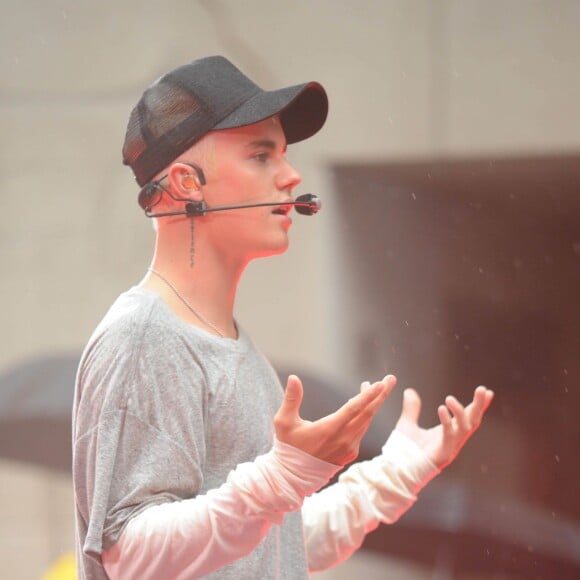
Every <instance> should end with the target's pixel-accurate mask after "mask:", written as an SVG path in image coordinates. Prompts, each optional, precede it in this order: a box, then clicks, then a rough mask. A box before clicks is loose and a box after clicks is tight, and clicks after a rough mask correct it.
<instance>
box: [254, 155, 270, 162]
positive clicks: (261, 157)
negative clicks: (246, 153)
mask: <svg viewBox="0 0 580 580" xmlns="http://www.w3.org/2000/svg"><path fill="white" fill-rule="evenodd" d="M254 159H255V160H256V161H259V162H260V163H265V162H266V161H268V153H256V155H254Z"/></svg>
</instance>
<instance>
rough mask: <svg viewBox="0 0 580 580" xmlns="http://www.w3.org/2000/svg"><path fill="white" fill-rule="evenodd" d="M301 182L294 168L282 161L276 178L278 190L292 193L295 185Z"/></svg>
mask: <svg viewBox="0 0 580 580" xmlns="http://www.w3.org/2000/svg"><path fill="white" fill-rule="evenodd" d="M301 182H302V176H301V175H300V173H298V171H297V170H296V169H294V166H293V165H292V164H291V163H290V162H289V161H288V160H286V159H284V161H283V167H282V169H281V171H280V175H279V177H278V183H277V186H278V189H280V190H287V191H292V190H293V189H294V188H295V187H296V186H297V185H300V183H301Z"/></svg>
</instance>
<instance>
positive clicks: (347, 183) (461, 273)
mask: <svg viewBox="0 0 580 580" xmlns="http://www.w3.org/2000/svg"><path fill="white" fill-rule="evenodd" d="M334 173H335V186H336V190H337V195H338V206H339V219H340V224H339V227H340V228H341V237H340V242H339V243H340V246H341V247H340V250H341V255H342V256H344V259H345V263H346V267H345V268H344V274H343V275H344V278H345V284H346V283H348V284H350V287H351V292H350V293H348V294H346V295H345V296H344V305H343V307H344V312H346V313H347V314H348V322H347V327H351V328H352V329H353V332H352V333H350V334H349V336H351V344H350V345H348V347H347V350H350V351H351V352H354V353H358V358H359V362H358V367H357V369H358V370H360V372H361V373H364V376H369V375H371V376H372V375H373V374H374V373H376V375H380V374H381V373H383V372H384V370H385V369H388V370H389V372H394V373H395V374H397V375H398V377H399V383H400V384H402V385H403V386H407V385H412V386H421V387H422V388H423V389H424V390H423V391H421V395H422V396H423V398H424V402H425V405H424V409H425V412H426V413H425V417H424V423H425V424H428V423H430V422H432V421H435V420H436V417H435V414H434V409H435V408H436V405H437V404H438V403H439V402H441V400H442V398H443V397H444V396H445V395H446V394H448V393H450V392H452V393H454V394H456V395H458V397H459V398H460V399H462V400H464V401H467V400H469V399H470V398H471V394H472V392H473V388H474V387H475V386H476V385H478V384H486V385H488V386H490V387H492V388H493V389H494V390H495V392H496V400H495V402H494V404H493V406H492V408H491V410H490V413H489V417H487V418H486V423H485V424H484V428H483V429H482V430H481V432H480V433H478V434H477V436H476V437H475V438H474V441H473V442H470V443H469V445H468V446H467V448H466V450H465V452H464V453H463V454H462V455H461V456H460V458H459V459H458V461H457V464H456V465H454V466H453V468H452V469H451V470H450V473H449V474H447V473H446V474H444V475H443V476H442V478H441V480H440V481H437V482H436V483H437V484H440V483H441V482H445V483H446V484H448V485H451V484H453V485H459V486H460V487H459V488H457V489H461V490H463V491H464V492H465V490H470V493H472V494H476V495H478V496H479V497H480V498H481V503H482V505H485V506H486V508H485V509H486V512H487V514H489V515H490V517H489V519H488V521H487V523H486V524H484V525H483V528H482V527H481V526H479V528H478V530H477V531H474V530H473V529H472V528H471V527H470V526H471V524H469V525H467V524H468V523H469V522H466V526H465V528H464V529H463V530H457V533H455V534H454V535H453V536H452V537H451V536H448V535H445V534H444V538H443V539H442V538H441V537H440V536H439V534H435V535H434V534H433V531H432V530H431V531H430V530H429V528H428V526H427V527H425V526H413V529H411V527H409V525H408V524H410V522H412V521H413V518H414V516H413V514H414V513H420V514H424V512H423V509H427V508H426V505H425V504H428V501H429V500H428V498H429V494H430V493H433V489H435V487H434V488H433V489H431V488H430V489H427V490H426V491H425V492H424V493H425V498H422V499H421V501H420V502H419V503H418V504H417V506H416V507H414V508H413V510H412V511H411V512H410V513H409V514H408V515H407V516H405V518H403V520H402V521H401V522H400V523H399V524H398V525H397V526H395V527H394V528H384V529H383V528H381V530H380V531H379V532H376V533H375V534H373V535H371V536H370V537H369V538H368V540H367V542H366V545H367V546H368V547H372V548H373V549H379V550H381V549H383V550H385V551H393V552H397V551H398V552H399V553H400V554H401V555H405V554H407V555H408V557H412V558H421V557H422V556H421V554H423V555H424V557H425V558H427V560H428V561H429V562H431V563H436V562H440V563H441V562H447V563H448V565H447V567H446V568H445V566H443V564H441V566H443V568H444V569H445V570H446V571H447V572H448V573H451V571H455V573H456V574H458V575H457V576H454V577H461V573H462V571H464V572H466V571H468V570H472V571H479V572H489V573H490V576H489V577H490V578H492V577H494V576H493V575H492V574H491V573H492V572H494V573H497V574H498V575H501V574H504V575H502V576H498V577H501V578H506V577H508V578H546V579H553V578H577V577H580V561H579V558H580V556H578V554H580V548H579V546H578V544H577V543H576V542H577V541H578V540H577V536H576V539H575V540H574V542H572V543H571V544H569V545H568V547H569V548H573V549H574V550H575V556H572V553H569V556H568V560H566V558H559V556H557V555H556V553H555V552H554V551H553V549H552V548H550V549H547V548H545V546H548V545H551V546H552V547H554V546H555V545H566V541H565V540H564V539H563V538H565V537H569V536H567V535H566V534H567V532H565V531H563V530H567V529H569V528H568V527H567V526H568V525H572V524H571V522H576V524H574V526H575V529H576V534H577V522H578V520H580V499H579V497H578V493H577V490H578V487H579V485H580V465H579V462H578V457H579V451H580V446H579V442H580V421H578V419H577V416H578V409H580V392H579V389H578V388H577V386H578V384H579V382H580V381H579V377H580V333H579V331H578V329H579V328H580V301H579V300H578V297H579V296H580V195H578V193H579V191H578V190H579V188H580V157H578V156H561V157H538V158H512V159H509V158H505V159H474V160H455V161H426V162H408V163H403V162H402V163H377V164H357V165H348V166H345V165H342V166H339V167H335V168H334ZM347 278H348V280H347ZM361 312H363V313H364V312H366V316H361V315H360V314H361ZM369 312H370V313H371V315H370V316H369V315H368V313H369ZM369 369H370V370H369ZM429 412H430V413H431V414H430V415H428V413H429ZM494 498H496V499H495V500H494ZM472 499H473V500H474V501H475V498H472ZM494 502H495V503H494ZM475 503H477V502H476V501H475ZM446 505H447V504H444V506H446ZM432 506H433V507H441V506H437V504H436V500H434V502H432ZM517 506H525V508H524V509H525V511H526V513H527V514H528V515H529V514H530V513H532V512H533V513H534V514H535V515H538V514H540V515H539V516H538V518H536V519H533V518H532V519H522V518H519V517H518V518H512V519H511V520H510V521H509V522H507V521H506V512H507V513H512V515H513V510H516V509H517V510H519V508H517ZM500 508H501V509H500ZM444 509H447V508H446V507H444ZM415 510H418V512H416V511H415ZM470 513H471V514H472V515H473V511H471V512H470ZM518 513H520V511H518ZM417 517H418V516H417ZM415 523H416V522H415ZM471 523H473V522H471ZM480 523H481V522H480ZM550 524H554V525H550ZM558 524H562V526H561V527H560V528H559V527H558ZM499 528H502V529H503V530H504V532H507V533H508V534H507V535H506V534H505V533H504V534H503V535H502V537H501V538H500V537H499V536H498V529H499ZM532 532H533V533H535V534H536V535H535V536H534V535H532V536H530V533H532ZM399 533H400V534H399ZM510 534H511V536H510ZM561 534H564V536H562V535H561ZM534 538H535V539H534ZM381 546H382V548H381ZM542 546H544V548H542ZM540 556H541V557H540ZM505 574H507V576H505Z"/></svg>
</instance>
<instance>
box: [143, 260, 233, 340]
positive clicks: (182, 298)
mask: <svg viewBox="0 0 580 580" xmlns="http://www.w3.org/2000/svg"><path fill="white" fill-rule="evenodd" d="M148 271H149V272H151V273H152V274H155V275H156V276H158V277H159V278H161V280H163V281H164V282H165V283H166V284H167V285H168V286H169V287H170V288H171V289H172V290H173V292H174V293H175V295H176V296H177V297H178V298H179V299H180V300H181V302H183V304H185V306H187V308H189V310H190V311H191V312H193V314H195V316H196V317H197V318H198V319H199V320H201V322H203V323H204V324H205V325H206V326H209V327H210V328H211V329H212V330H213V331H214V332H215V333H216V334H218V335H219V336H221V338H225V336H224V335H223V334H222V333H221V332H220V331H219V330H218V329H217V328H216V327H215V326H214V325H213V324H212V323H211V322H210V321H209V320H207V318H204V317H203V316H202V315H201V314H200V313H199V312H198V311H197V310H196V309H195V308H194V307H193V306H192V305H191V304H189V302H188V301H187V300H186V299H185V298H184V297H183V296H182V295H181V294H180V293H179V292H178V291H177V288H176V287H175V286H174V285H173V284H172V283H171V282H170V281H169V280H168V279H167V278H166V277H165V276H163V274H160V273H159V272H158V271H157V270H154V269H153V268H149V269H148Z"/></svg>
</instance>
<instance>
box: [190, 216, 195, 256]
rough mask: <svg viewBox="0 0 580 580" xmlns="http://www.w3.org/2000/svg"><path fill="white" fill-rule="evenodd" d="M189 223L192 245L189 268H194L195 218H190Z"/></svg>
mask: <svg viewBox="0 0 580 580" xmlns="http://www.w3.org/2000/svg"><path fill="white" fill-rule="evenodd" d="M189 221H190V222H191V243H190V245H189V267H190V268H193V264H194V262H195V245H194V243H193V222H194V221H195V220H194V219H193V218H190V219H189Z"/></svg>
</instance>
